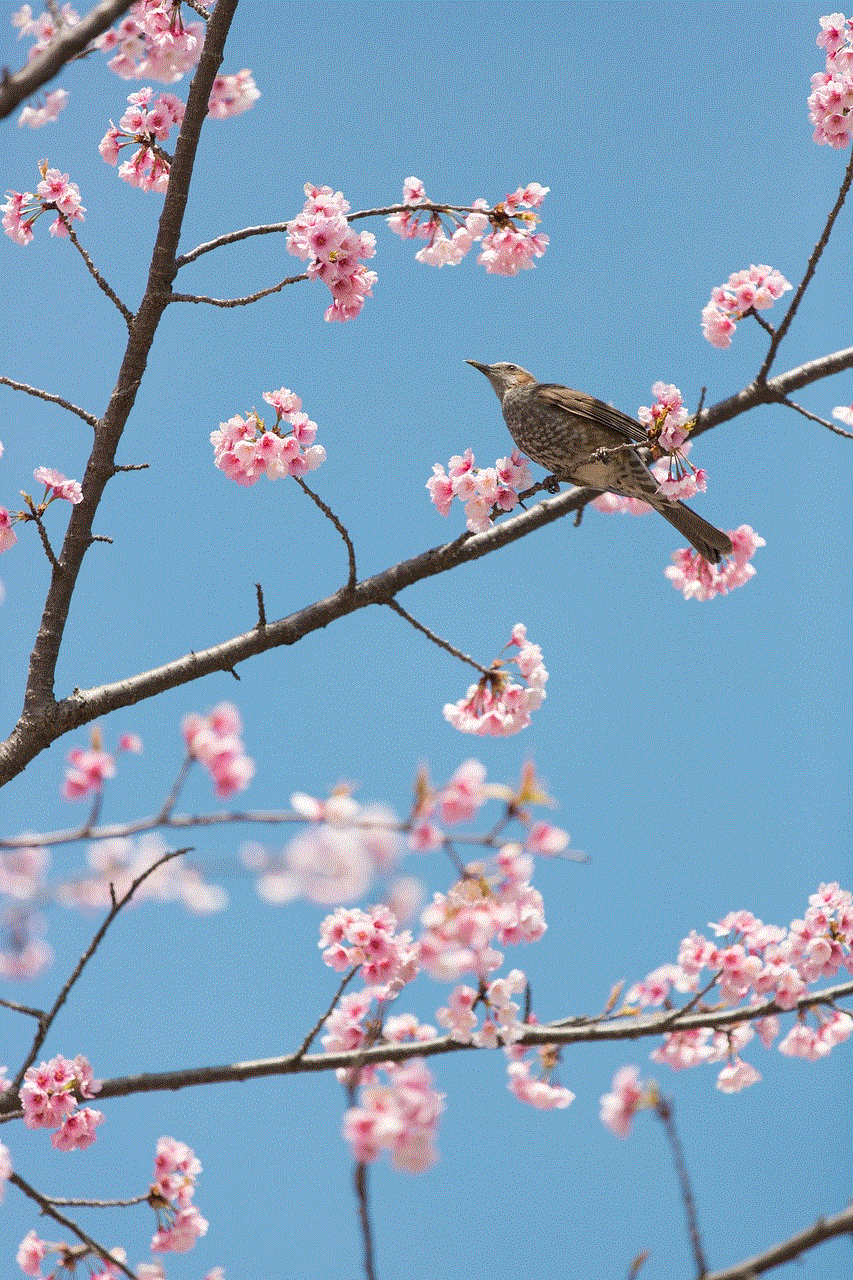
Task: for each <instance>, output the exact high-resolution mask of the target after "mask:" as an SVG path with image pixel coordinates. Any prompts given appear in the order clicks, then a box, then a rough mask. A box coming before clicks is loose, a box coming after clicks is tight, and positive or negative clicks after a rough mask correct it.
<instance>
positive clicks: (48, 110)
mask: <svg viewBox="0 0 853 1280" xmlns="http://www.w3.org/2000/svg"><path fill="white" fill-rule="evenodd" d="M67 105H68V90H67V89H54V90H52V92H51V93H46V94H45V95H44V97H43V98H42V101H41V105H40V106H38V107H33V106H30V105H29V104H27V106H25V107H24V108H23V109H22V111H21V114H20V115H19V116H18V128H19V129H20V128H23V126H24V125H27V126H28V127H29V128H30V129H41V128H42V127H43V126H44V125H46V124H50V123H51V121H53V120H56V119H58V117H59V113H60V112H61V111H64V110H65V108H66V107H67Z"/></svg>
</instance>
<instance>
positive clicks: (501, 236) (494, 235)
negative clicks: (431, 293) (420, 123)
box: [387, 177, 550, 276]
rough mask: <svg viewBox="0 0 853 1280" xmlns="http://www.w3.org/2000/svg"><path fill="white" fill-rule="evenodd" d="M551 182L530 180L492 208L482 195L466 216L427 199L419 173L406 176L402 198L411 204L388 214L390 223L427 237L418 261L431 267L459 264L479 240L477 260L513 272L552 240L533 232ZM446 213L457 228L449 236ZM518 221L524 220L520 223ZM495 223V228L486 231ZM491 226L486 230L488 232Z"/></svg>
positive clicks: (411, 235) (406, 234) (495, 271)
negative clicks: (536, 211) (543, 184)
mask: <svg viewBox="0 0 853 1280" xmlns="http://www.w3.org/2000/svg"><path fill="white" fill-rule="evenodd" d="M549 189H550V188H548V187H543V186H540V184H539V183H538V182H529V183H528V184H527V186H526V187H519V188H518V189H517V190H516V191H514V192H512V194H511V195H508V196H507V197H506V198H505V199H504V200H503V201H502V202H501V203H500V204H498V205H496V206H495V208H494V209H490V208H489V205H488V202H487V201H486V200H484V199H482V198H478V199H477V200H474V201H473V202H472V206H471V208H472V212H470V213H468V214H466V216H465V217H464V218H462V217H460V216H459V214H458V213H457V212H456V211H454V210H451V209H449V208H447V207H445V206H438V207H433V208H424V207H423V206H425V205H426V206H429V205H433V206H434V205H435V202H434V201H431V200H429V198H428V197H427V194H426V191H425V189H424V184H423V183H422V182H421V180H420V178H414V177H411V178H406V180H405V182H404V183H403V204H405V205H407V206H410V208H407V209H404V210H403V211H401V212H399V213H392V214H389V216H388V219H387V221H388V226H389V227H390V228H391V230H392V231H394V232H395V233H396V234H397V235H399V236H402V237H403V239H404V240H413V239H416V238H417V239H421V240H426V241H428V243H427V244H426V245H425V246H424V248H423V249H419V250H418V252H417V253H416V254H415V257H416V259H417V260H418V262H424V263H427V264H428V265H429V266H433V267H445V266H457V265H458V263H460V262H461V261H462V259H463V258H464V257H465V255H466V254H467V253H469V252H470V250H471V249H472V248H473V246H474V245H475V244H477V243H480V242H482V251H481V253H480V254H479V256H478V258H477V261H478V263H480V264H481V265H482V266H484V267H485V268H486V271H487V272H489V273H491V274H492V275H501V276H514V275H517V274H518V272H519V271H521V270H522V269H527V268H530V267H532V266H533V265H534V263H533V258H534V257H536V258H541V257H542V255H543V254H544V252H545V250H546V248H547V246H548V237H547V236H545V235H537V234H536V233H535V230H534V229H535V227H536V223H537V221H538V218H537V215H536V214H535V213H532V212H530V211H531V210H533V209H538V208H539V206H540V205H541V204H542V202H543V201H544V199H545V197H546V195H547V194H548V191H549ZM443 217H453V219H454V221H455V224H456V225H455V229H454V230H453V232H452V234H451V235H450V236H448V235H447V232H446V231H445V229H444V224H443V221H442V218H443ZM517 223H520V224H521V225H520V226H517V225H516V224H517ZM489 227H492V230H491V231H488V229H489ZM487 231H488V234H486V233H487Z"/></svg>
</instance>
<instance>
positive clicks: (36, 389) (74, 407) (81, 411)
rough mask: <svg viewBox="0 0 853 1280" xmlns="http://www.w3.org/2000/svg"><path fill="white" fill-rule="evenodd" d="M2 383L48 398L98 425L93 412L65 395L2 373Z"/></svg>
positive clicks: (44, 398)
mask: <svg viewBox="0 0 853 1280" xmlns="http://www.w3.org/2000/svg"><path fill="white" fill-rule="evenodd" d="M0 383H2V384H3V386H4V387H11V388H12V390H13V391H25V392H26V393H27V395H28V396H35V397H36V398H37V399H38V400H47V401H48V403H49V404H58V405H59V407H60V408H61V409H67V410H68V412H69V413H76V414H77V417H78V418H82V419H83V421H84V422H88V424H89V426H90V427H97V425H98V419H97V418H96V417H95V415H94V414H93V413H88V412H87V411H86V410H85V409H81V408H80V407H79V406H78V405H76V404H72V403H71V401H70V400H66V399H65V397H64V396H55V395H53V394H52V392H50V391H42V389H41V388H40V387H30V386H28V385H27V383H26V382H16V381H15V379H14V378H5V377H3V376H2V375H0Z"/></svg>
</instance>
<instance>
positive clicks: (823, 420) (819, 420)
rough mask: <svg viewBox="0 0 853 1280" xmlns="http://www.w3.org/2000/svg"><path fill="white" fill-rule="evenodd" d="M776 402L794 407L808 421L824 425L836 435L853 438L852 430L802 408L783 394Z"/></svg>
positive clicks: (848, 438)
mask: <svg viewBox="0 0 853 1280" xmlns="http://www.w3.org/2000/svg"><path fill="white" fill-rule="evenodd" d="M778 403H779V404H786V405H787V406H788V408H789V409H796V411H797V413H801V414H802V415H803V417H804V418H809V419H810V421H812V422H817V423H819V424H820V426H822V427H826V428H827V429H828V430H829V431H834V432H835V434H836V435H837V436H843V437H844V439H845V440H853V431H844V430H842V428H841V427H837V426H836V425H835V423H834V422H829V421H828V419H826V418H821V417H818V415H817V414H816V413H810V412H809V410H808V409H804V408H803V406H802V405H801V404H797V402H796V400H791V399H789V397H788V396H783V397H782V399H781V400H779V401H778Z"/></svg>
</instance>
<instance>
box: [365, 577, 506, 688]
mask: <svg viewBox="0 0 853 1280" xmlns="http://www.w3.org/2000/svg"><path fill="white" fill-rule="evenodd" d="M384 603H385V604H387V606H388V608H389V609H393V610H394V612H395V613H399V615H400V617H401V618H405V619H406V621H407V622H409V623H411V625H412V626H413V627H414V628H415V630H416V631H422V632H423V634H424V635H425V636H426V637H427V638H428V639H429V640H431V641H432V642H433V644H437V645H438V647H439V648H440V649H446V650H447V652H448V653H452V654H453V656H454V658H459V659H460V661H462V662H467V663H468V665H469V666H472V667H473V668H474V670H475V671H479V672H480V673H481V674H482V675H484V676H487V675H489V674H490V672H489V669H488V667H481V666H480V664H479V662H475V661H474V659H473V658H472V657H470V656H469V654H467V653H463V652H462V650H461V649H457V648H455V647H454V646H453V645H452V644H449V643H448V642H447V640H442V638H441V636H437V635H436V634H435V632H434V631H430V629H429V627H425V626H424V624H423V623H422V622H418V620H417V618H413V617H412V615H411V614H410V613H408V612H407V611H406V610H405V609H404V608H403V606H402V605H401V604H398V602H397V601H396V600H395V598H394V597H393V596H391V598H390V599H389V600H386V601H385V602H384Z"/></svg>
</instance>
